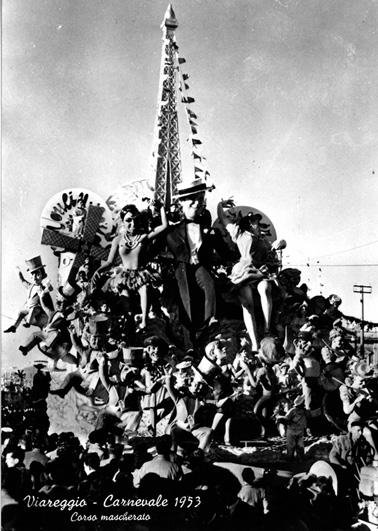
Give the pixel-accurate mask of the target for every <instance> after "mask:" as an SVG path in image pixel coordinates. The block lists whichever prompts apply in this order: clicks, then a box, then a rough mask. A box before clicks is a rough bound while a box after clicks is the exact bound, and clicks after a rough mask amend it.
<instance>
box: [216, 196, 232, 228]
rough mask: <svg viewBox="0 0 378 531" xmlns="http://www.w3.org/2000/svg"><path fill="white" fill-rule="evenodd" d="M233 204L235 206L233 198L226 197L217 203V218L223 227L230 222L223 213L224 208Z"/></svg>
mask: <svg viewBox="0 0 378 531" xmlns="http://www.w3.org/2000/svg"><path fill="white" fill-rule="evenodd" d="M233 206H235V203H234V201H233V199H226V200H223V199H222V201H220V202H219V203H218V208H217V214H218V219H219V221H220V222H221V223H222V225H223V226H224V227H225V226H226V225H227V224H228V223H229V222H230V221H229V219H228V217H227V216H226V214H225V211H224V209H225V208H232V207H233Z"/></svg>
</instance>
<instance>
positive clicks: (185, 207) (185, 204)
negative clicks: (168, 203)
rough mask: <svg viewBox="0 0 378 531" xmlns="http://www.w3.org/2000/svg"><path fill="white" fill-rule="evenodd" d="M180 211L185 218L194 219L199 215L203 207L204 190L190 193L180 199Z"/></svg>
mask: <svg viewBox="0 0 378 531" xmlns="http://www.w3.org/2000/svg"><path fill="white" fill-rule="evenodd" d="M180 203H181V206H182V211H183V214H184V216H185V218H186V219H188V220H194V219H195V218H196V217H197V216H200V215H201V214H202V212H203V209H204V208H205V205H206V203H205V192H199V193H198V194H193V195H190V196H189V197H184V198H182V199H180Z"/></svg>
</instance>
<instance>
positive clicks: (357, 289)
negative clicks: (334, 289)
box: [353, 284, 373, 357]
mask: <svg viewBox="0 0 378 531" xmlns="http://www.w3.org/2000/svg"><path fill="white" fill-rule="evenodd" d="M372 291H373V290H372V287H371V286H365V285H363V284H354V285H353V293H359V294H360V295H361V299H360V301H361V343H360V352H361V354H362V357H363V356H364V355H365V331H364V325H365V312H364V310H365V308H364V295H370V294H371V292H372Z"/></svg>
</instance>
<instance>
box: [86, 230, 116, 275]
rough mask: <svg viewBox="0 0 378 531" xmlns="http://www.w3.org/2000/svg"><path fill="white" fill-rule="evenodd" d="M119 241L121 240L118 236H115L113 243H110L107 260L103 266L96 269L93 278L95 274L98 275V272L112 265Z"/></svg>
mask: <svg viewBox="0 0 378 531" xmlns="http://www.w3.org/2000/svg"><path fill="white" fill-rule="evenodd" d="M120 239H121V236H120V235H117V236H116V237H115V238H114V239H113V241H112V246H111V248H110V252H109V256H108V259H107V260H106V262H104V263H103V264H101V265H100V267H99V268H98V269H97V271H96V272H95V273H94V275H93V276H95V275H97V273H99V272H100V271H103V270H104V269H106V268H107V267H109V266H110V265H112V263H113V260H114V257H115V255H116V252H117V250H118V246H119V242H120Z"/></svg>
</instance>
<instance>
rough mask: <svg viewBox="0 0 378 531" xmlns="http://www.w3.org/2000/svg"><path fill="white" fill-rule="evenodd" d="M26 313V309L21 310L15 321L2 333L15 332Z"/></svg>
mask: <svg viewBox="0 0 378 531" xmlns="http://www.w3.org/2000/svg"><path fill="white" fill-rule="evenodd" d="M27 315H28V311H27V310H21V311H20V312H19V314H18V316H17V319H16V321H15V323H14V324H13V325H12V326H10V327H9V328H7V329H6V330H4V333H5V334H9V333H12V334H15V332H16V330H17V328H18V327H19V326H20V324H21V323H22V321H23V319H25V317H26V316H27Z"/></svg>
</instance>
